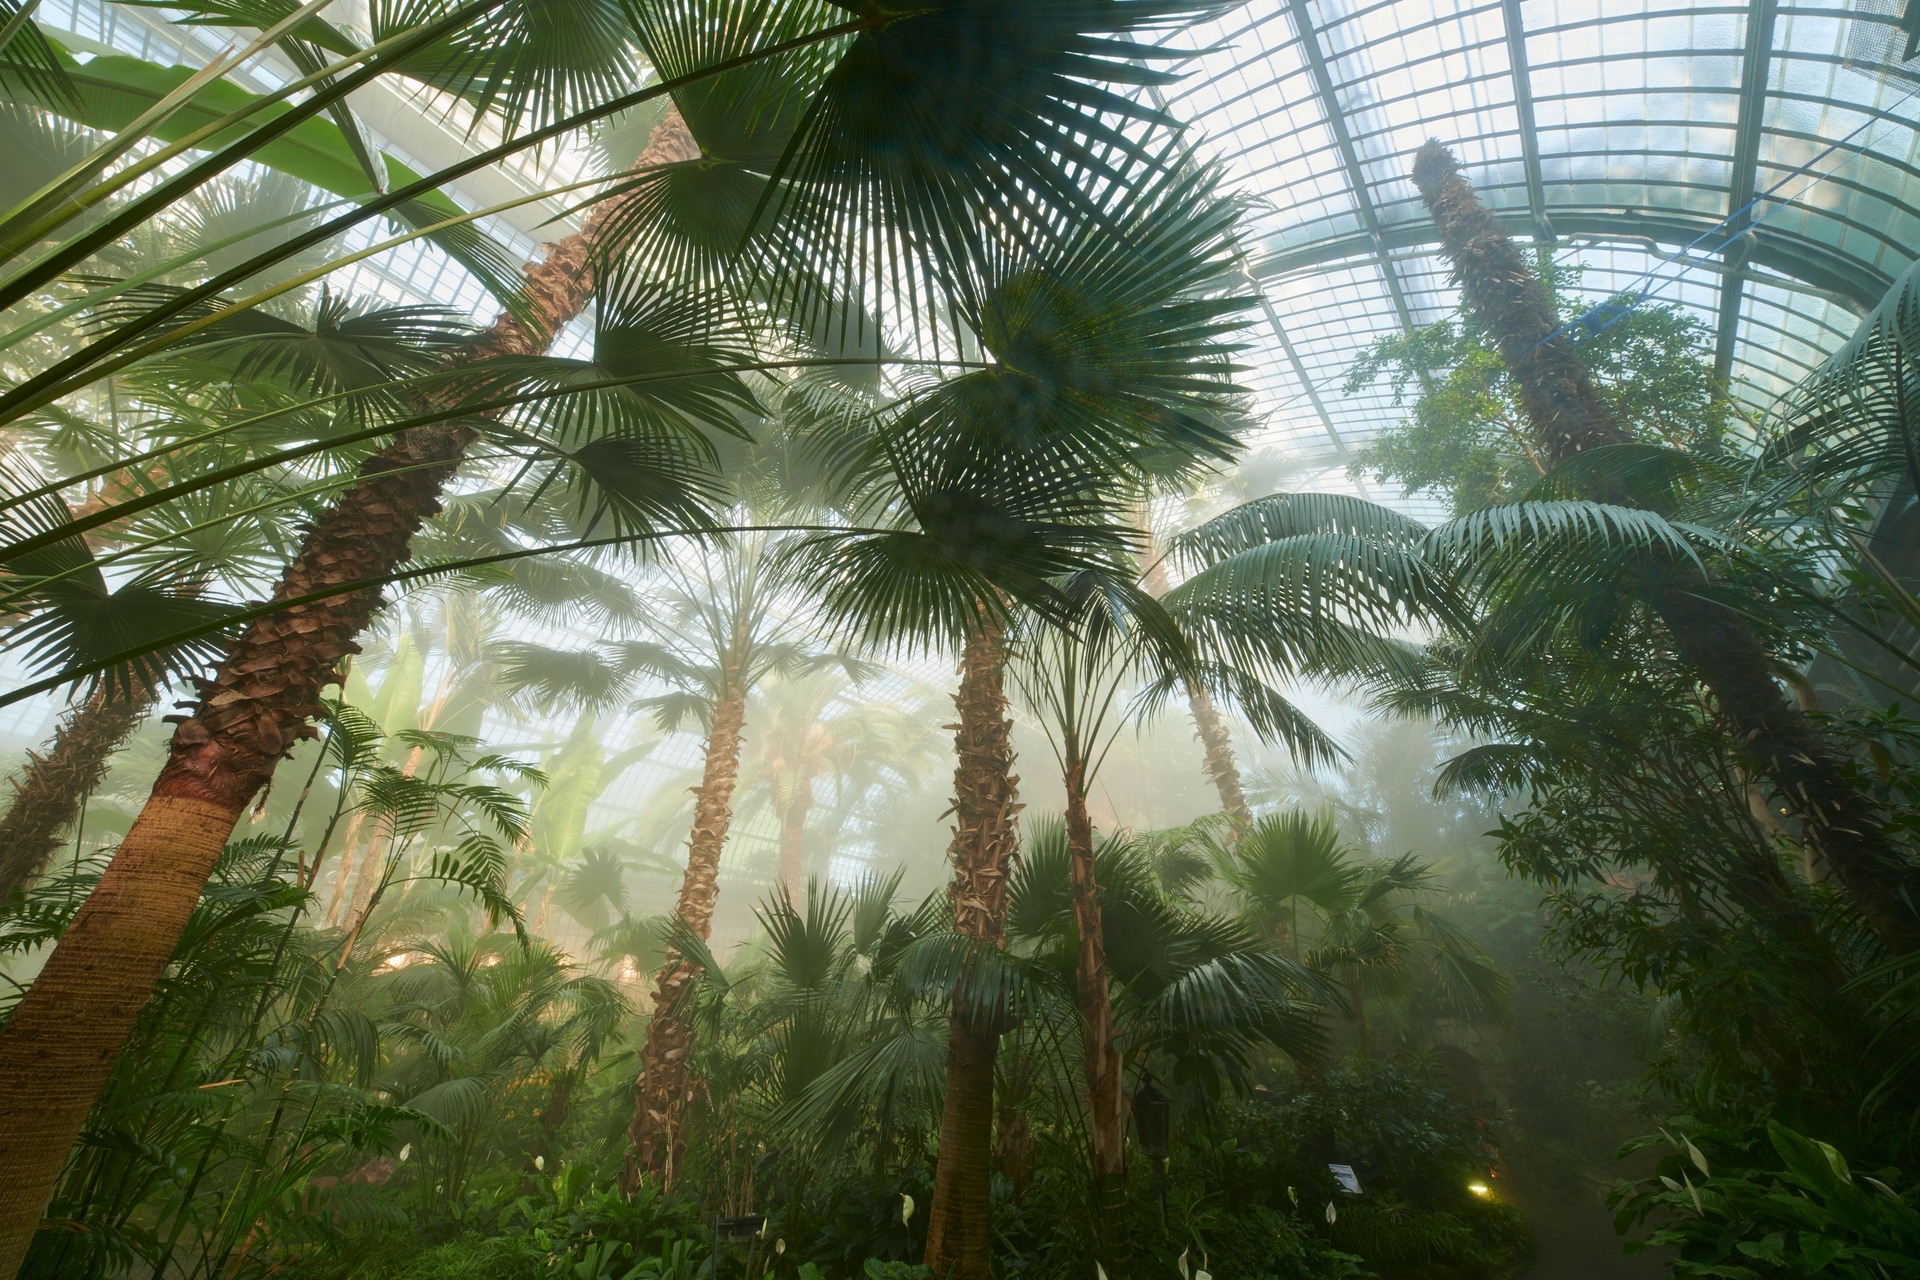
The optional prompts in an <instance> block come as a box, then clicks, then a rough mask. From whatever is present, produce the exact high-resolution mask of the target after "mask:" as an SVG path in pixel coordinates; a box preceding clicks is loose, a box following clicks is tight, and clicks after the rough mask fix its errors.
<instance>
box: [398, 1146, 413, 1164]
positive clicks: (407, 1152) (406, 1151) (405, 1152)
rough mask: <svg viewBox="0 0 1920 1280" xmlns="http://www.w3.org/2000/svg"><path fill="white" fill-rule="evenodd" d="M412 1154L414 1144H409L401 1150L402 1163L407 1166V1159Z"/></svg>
mask: <svg viewBox="0 0 1920 1280" xmlns="http://www.w3.org/2000/svg"><path fill="white" fill-rule="evenodd" d="M412 1154H413V1144H412V1143H411V1142H409V1143H408V1144H407V1145H406V1146H404V1147H402V1148H400V1163H401V1164H405V1163H406V1162H407V1157H408V1156H410V1155H412Z"/></svg>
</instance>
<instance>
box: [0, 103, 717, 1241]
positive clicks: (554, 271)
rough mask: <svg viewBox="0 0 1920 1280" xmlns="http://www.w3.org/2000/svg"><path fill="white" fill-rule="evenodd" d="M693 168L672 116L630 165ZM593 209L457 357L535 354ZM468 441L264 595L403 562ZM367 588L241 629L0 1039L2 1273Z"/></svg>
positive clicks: (351, 493)
mask: <svg viewBox="0 0 1920 1280" xmlns="http://www.w3.org/2000/svg"><path fill="white" fill-rule="evenodd" d="M697 154H698V148H697V147H695V146H694V145H693V142H692V138H691V136H690V135H688V134H687V132H686V128H685V126H684V125H683V124H681V123H680V121H679V118H678V117H677V116H676V115H673V114H671V113H669V114H668V115H667V116H666V117H665V118H664V119H663V120H662V122H661V125H660V126H659V127H657V128H656V129H655V131H654V137H653V139H652V140H651V141H650V142H649V143H648V146H647V150H646V152H645V153H643V154H642V155H641V157H640V160H639V164H640V165H650V164H659V163H665V162H668V161H671V160H680V159H690V158H693V156H696V155H697ZM615 208H617V202H613V201H610V202H608V203H607V204H606V205H603V206H602V207H601V210H600V211H599V212H598V213H597V214H596V217H595V219H594V220H593V221H592V222H590V223H589V225H588V227H587V229H586V230H584V231H582V232H580V233H579V234H577V235H574V236H570V237H568V238H567V239H565V240H562V241H560V242H558V243H556V244H555V245H554V246H553V247H552V249H551V250H550V251H549V252H548V254H547V256H546V258H545V259H544V260H542V261H541V262H540V263H538V264H536V265H534V266H531V267H529V268H528V269H527V286H528V287H527V292H528V295H529V297H530V299H531V300H532V303H533V306H534V309H535V314H536V316H537V323H534V324H530V325H529V324H522V323H520V322H519V321H517V320H515V319H514V318H513V317H512V316H511V315H507V314H503V315H502V316H501V317H500V319H498V320H497V321H495V323H494V325H493V327H492V329H490V330H489V331H488V332H487V333H486V334H484V335H482V337H481V338H480V339H479V340H478V341H476V342H475V343H474V344H473V346H472V347H471V348H470V349H469V351H470V355H469V356H468V357H467V358H480V357H486V356H494V355H502V354H519V355H531V354H538V353H539V352H541V351H544V350H545V349H546V347H547V345H548V344H549V342H550V341H551V338H552V335H554V334H556V333H558V332H559V331H560V329H561V328H563V327H564V326H565V325H566V324H567V322H568V321H570V320H571V319H572V318H573V317H574V316H576V315H578V314H579V313H580V311H581V310H582V309H583V308H584V307H585V306H586V303H587V300H588V299H589V297H591V295H592V289H593V279H592V271H591V269H590V267H591V262H590V258H591V250H592V246H593V243H594V238H595V236H596V234H597V228H598V227H599V226H601V225H604V219H605V218H606V216H607V215H608V214H609V213H611V212H612V211H613V210H614V209H615ZM476 438H477V433H476V432H475V431H474V430H473V429H472V428H471V427H467V426H464V425H459V424H445V425H436V426H432V427H424V428H416V429H414V430H410V431H408V432H406V433H405V434H404V435H402V436H401V437H400V438H399V439H398V440H396V441H395V442H394V443H393V444H391V445H389V446H388V447H387V448H385V449H382V450H381V451H380V452H378V453H376V454H375V455H374V456H373V457H371V458H369V459H368V460H367V461H366V462H365V463H363V464H362V465H361V469H360V479H359V481H358V482H357V483H356V484H355V485H354V486H353V488H351V489H350V490H348V491H347V492H346V493H345V494H344V495H343V496H342V497H341V498H340V499H339V500H338V501H337V502H336V503H335V504H334V506H333V507H332V508H331V509H330V510H328V511H327V512H326V513H325V514H324V515H322V516H321V517H320V518H319V519H318V520H317V521H316V522H315V524H314V526H313V527H312V528H311V529H310V530H309V531H308V533H307V536H306V539H305V541H304V542H303V543H302V545H301V548H300V551H299V553H298V554H297V555H296V556H295V557H294V559H293V561H292V563H290V564H289V565H288V566H287V568H286V570H285V571H284V573H283V574H282V576H281V579H280V583H279V586H278V587H276V588H275V591H274V599H276V600H285V599H291V598H298V597H302V596H306V595H309V594H312V593H315V592H319V591H323V590H326V589H327V588H330V587H334V586H338V585H340V584H343V583H349V582H358V581H362V580H366V579H372V578H379V577H382V576H384V575H386V574H389V573H391V572H393V570H394V569H395V568H397V567H398V566H399V565H401V564H403V563H405V562H406V560H407V557H408V554H409V548H410V546H411V544H412V540H413V535H414V533H415V532H416V531H418V529H419V528H420V525H421V524H422V522H424V521H425V520H426V519H427V518H428V517H429V516H431V515H433V514H434V513H436V512H437V511H439V509H440V501H439V499H440V493H441V491H442V490H443V489H444V488H445V486H446V484H447V482H448V481H449V480H451V479H452V478H453V475H454V473H455V471H457V470H458V468H459V465H460V461H461V459H462V457H463V456H464V454H465V452H466V449H467V446H468V445H469V444H471V443H472V442H473V440H474V439H476ZM380 604H381V592H380V591H379V590H377V589H368V590H362V591H355V592H351V593H348V594H343V595H336V596H331V597H329V598H327V599H323V600H317V601H312V602H309V603H306V604H301V605H295V606H293V607H291V608H289V609H286V610H284V611H282V612H279V613H274V614H269V615H268V616H266V617H264V618H260V619H257V620H256V621H254V622H253V623H251V624H250V625H249V626H248V627H247V629H246V630H245V631H244V632H243V633H242V634H241V636H240V638H239V639H238V640H237V641H235V642H234V644H233V647H232V648H231V649H230V650H229V651H228V653H227V655H226V658H225V659H224V660H223V661H222V663H221V664H220V666H219V668H218V670H217V671H216V672H215V674H214V676H213V678H212V679H210V680H207V681H203V682H202V684H201V689H200V693H201V701H200V703H199V706H198V710H197V711H196V712H195V714H194V715H193V716H192V717H191V718H189V719H188V720H187V721H186V722H185V723H183V724H182V725H181V726H180V727H179V729H178V730H177V731H176V732H175V733H174V736H173V741H172V744H171V748H170V754H169V758H168V761H167V764H166V766H165V767H164V768H163V769H162V770H161V771H160V777H159V779H158V780H157V781H156V782H155V783H154V787H153V794H152V796H151V797H150V798H149V799H148V801H147V804H146V807H145V808H144V809H142V810H141V813H140V816H139V817H138V818H137V819H135V821H134V824H133V827H132V829H131V830H129V831H128V833H127V838H126V839H125V840H124V841H123V842H122V843H121V846H120V850H119V852H118V853H117V854H116V855H115V856H114V860H113V863H112V865H111V866H109V867H108V869H107V872H106V874H105V875H104V876H102V877H101V880H100V883H99V885H98V886H97V887H96V888H95V889H94V891H93V893H92V895H91V896H90V897H89V898H88V899H87V901H86V904H85V905H84V906H82V907H81V909H80V912H79V914H78V915H77V916H76V917H75V918H74V922H73V925H72V927H71V928H69V929H68V931H67V933H66V936H65V937H63V938H62V939H61V940H60V943H59V945H58V946H57V947H55V948H54V951H53V954H52V955H51V956H49V957H48V959H47V964H46V967H45V968H44V969H43V970H42V971H41V973H40V975H39V977H38V978H36V979H35V980H34V983H33V986H32V987H31V988H30V989H29V990H28V991H27V994H26V995H25V996H24V997H23V998H22V999H21V1001H20V1003H19V1004H18V1005H17V1006H16V1007H15V1010H14V1014H13V1018H12V1020H11V1021H10V1022H9V1023H8V1025H7V1028H6V1030H5V1031H4V1033H0V1168H4V1169H6V1170H7V1176H6V1177H5V1178H4V1179H0V1277H10V1276H12V1275H13V1274H14V1273H15V1272H16V1271H17V1270H18V1269H19V1266H20V1262H21V1259H22V1258H23V1257H24V1256H25V1255H26V1250H27V1246H28V1244H29V1242H30V1241H31V1239H32V1236H33V1231H34V1228H35V1226H36V1225H37V1224H38V1223H39V1221H40V1215H41V1212H42V1210H44V1209H45V1207H46V1203H47V1197H48V1196H49V1195H51V1194H52V1192H53V1187H54V1183H55V1181H56V1180H57V1178H58V1177H59V1173H60V1167H61V1165H62V1163H63V1162H64V1161H65V1159H66V1155H67V1151H68V1149H69V1148H70V1147H71V1146H72V1145H73V1140H74V1138H75V1137H76V1136H77V1135H78V1134H79V1132H80V1127H81V1125H82V1124H83V1123H85V1121H86V1118H87V1113H88V1111H89V1110H90V1109H91V1108H92V1106H93V1102H94V1099H95V1098H96V1097H97V1096H98V1094H99V1091H100V1087H101V1085H102V1084H103V1083H104V1082H105V1080H106V1077H107V1074H108V1072H109V1070H110V1069H111V1068H112V1066H113V1060H114V1058H115V1057H116V1056H117V1055H118V1054H119V1052H120V1047H121V1045H122V1044H123V1043H125V1041H126V1037H127V1034H128V1032H129V1031H131V1030H132V1027H133V1023H134V1019H135V1017H136V1015H137V1014H138V1013H139V1011H140V1007H141V1005H142V1004H143V1003H145V1001H146V998H147V995H148V994H149V993H150V992H151V991H152V990H153V984H154V982H155V981H156V980H157V979H158V978H159V976H160V972H161V970H162V969H163V968H164V967H165V965H166V963H167V959H168V957H169V956H171V955H172V954H173V949H174V947H175V945H177V944H178V942H179V940H180V935H181V932H182V930H183V929H184V928H185V927H186V922H187V919H188V917H189V916H190V915H191V914H192V912H193V909H194V906H195V905H196V904H197V903H198V902H199V899H200V892H201V890H202V889H203V888H204V887H205V885H206V881H207V876H208V875H209V874H211V872H212V870H213V865H214V862H215V860H216V859H217V858H218V857H219V855H220V850H221V848H222V846H224V845H225V843H226V840H227V837H228V836H229V835H231V834H232V832H233V828H234V824H235V823H237V822H238V821H239V819H240V815H241V814H242V813H244V812H245V811H246V807H247V804H248V802H249V801H250V800H252V798H253V797H254V796H255V795H256V794H257V793H258V792H259V791H260V789H261V788H262V787H264V786H266V785H267V783H268V782H269V781H270V780H271V779H272V777H273V770H274V767H275V765H277V764H278V763H279V761H280V758H281V757H282V756H284V755H285V754H286V753H287V752H288V750H289V749H291V748H292V747H293V746H294V744H295V743H296V742H298V741H299V739H301V738H303V737H310V736H313V733H314V731H313V729H312V728H311V727H310V726H309V724H308V721H310V720H311V719H313V717H315V716H316V715H318V714H319V713H320V712H321V705H320V692H321V690H322V689H324V688H326V687H327V686H328V685H330V684H335V683H338V681H339V679H340V664H341V662H342V660H343V659H345V658H346V657H347V656H348V655H349V654H352V653H355V652H358V650H359V646H358V645H357V644H355V643H354V637H355V636H357V635H358V634H359V633H360V632H361V631H362V630H364V629H365V627H366V625H367V623H368V621H369V620H370V619H371V618H372V617H373V614H374V613H375V611H376V610H378V609H379V607H380Z"/></svg>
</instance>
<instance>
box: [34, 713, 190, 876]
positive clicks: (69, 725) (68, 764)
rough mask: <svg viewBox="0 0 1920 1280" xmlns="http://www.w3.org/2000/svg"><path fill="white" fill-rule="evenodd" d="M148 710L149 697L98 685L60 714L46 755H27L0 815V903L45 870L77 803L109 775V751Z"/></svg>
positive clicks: (76, 814)
mask: <svg viewBox="0 0 1920 1280" xmlns="http://www.w3.org/2000/svg"><path fill="white" fill-rule="evenodd" d="M151 710H152V703H151V702H150V701H147V700H145V699H134V698H109V697H107V696H106V690H105V689H101V690H100V691H98V692H96V693H95V694H94V695H93V696H92V697H90V698H88V699H87V700H86V701H85V702H83V703H81V704H80V705H79V706H77V707H74V708H72V709H71V710H69V711H68V712H67V714H66V715H65V716H64V717H62V718H61V720H60V726H59V728H58V729H56V730H55V731H54V736H53V741H52V742H51V743H49V744H48V747H47V753H46V754H45V755H41V754H40V753H38V752H29V753H28V754H27V763H26V766H25V767H24V768H22V769H21V770H20V772H19V773H18V774H16V775H15V776H14V779H13V804H12V805H11V806H9V807H8V809H7V815H6V817H4V818H0V901H3V900H5V899H7V898H11V897H12V896H13V891H14V890H15V889H25V888H27V887H28V886H29V885H31V884H32V883H33V882H34V881H35V880H37V879H39V877H40V874H41V872H43V871H45V870H46V869H47V863H48V862H49V861H50V860H51V859H52V857H53V854H54V851H55V850H56V849H58V848H59V847H60V844H61V837H62V836H63V835H64V834H65V833H66V832H67V830H68V829H69V828H71V827H72V826H73V824H74V822H75V820H76V819H78V818H79V816H80V807H81V806H82V805H83V804H85V803H86V800H87V797H88V796H90V795H92V794H93V791H94V788H96V787H98V786H99V785H100V782H101V780H102V779H104V778H105V777H106V776H107V764H108V762H109V761H111V760H112V759H113V753H114V752H116V751H118V750H119V749H120V747H121V744H123V743H125V742H126V740H127V739H128V738H129V737H131V736H132V735H133V731H134V730H135V729H137V728H139V727H140V722H141V721H142V720H144V719H146V718H147V713H148V712H149V711H151Z"/></svg>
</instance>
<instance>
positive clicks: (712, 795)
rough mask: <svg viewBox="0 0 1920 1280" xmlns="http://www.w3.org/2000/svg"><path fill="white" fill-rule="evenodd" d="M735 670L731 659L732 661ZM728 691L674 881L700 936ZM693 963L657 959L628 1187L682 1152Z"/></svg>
mask: <svg viewBox="0 0 1920 1280" xmlns="http://www.w3.org/2000/svg"><path fill="white" fill-rule="evenodd" d="M735 665H736V670H735V671H734V672H733V673H732V674H733V675H734V676H737V675H738V674H739V673H738V670H737V665H738V660H737V659H736V661H735ZM727 688H728V692H727V693H725V694H724V695H723V696H722V697H721V698H720V699H719V700H717V701H716V702H715V703H714V708H713V722H712V727H711V728H710V729H709V730H708V733H707V760H706V767H705V771H704V772H703V773H702V775H701V778H700V793H699V798H698V799H697V800H696V801H695V803H694V807H693V832H692V834H691V835H690V836H689V837H688V840H687V874H686V876H685V877H684V878H682V880H681V881H680V905H679V908H678V911H679V916H680V918H681V919H682V920H684V921H685V922H686V924H687V927H688V928H690V929H692V930H693V931H694V932H695V933H697V934H699V935H700V937H701V939H702V940H703V941H704V940H705V939H706V938H707V937H708V936H709V935H711V934H712V932H713V905H714V901H715V900H716V898H717V897H718V896H719V878H720V851H721V849H722V848H723V847H724V846H725V845H726V842H727V827H728V826H729V825H730V824H731V823H732V821H733V787H734V783H735V781H736V780H737V779H738V778H739V776H740V726H741V724H742V722H743V721H744V720H745V718H746V710H747V693H746V689H745V688H744V681H743V680H740V679H737V678H733V679H729V680H728V681H727ZM699 976H700V974H699V970H697V969H695V968H694V967H693V966H692V965H689V964H686V963H683V962H682V961H681V959H680V957H679V956H677V955H673V954H671V953H669V954H668V956H667V961H666V964H664V965H663V966H661V969H660V978H659V984H658V990H657V991H656V992H655V994H654V999H653V1020H652V1021H651V1022H649V1023H648V1024H647V1039H646V1043H645V1044H644V1045H642V1046H641V1049H640V1075H639V1077H638V1078H637V1079H636V1080H635V1081H634V1083H633V1126H632V1128H631V1129H630V1130H629V1131H628V1139H629V1145H628V1151H627V1167H626V1173H625V1177H624V1181H625V1184H626V1188H627V1191H628V1193H629V1194H631V1193H632V1192H633V1190H634V1188H635V1187H637V1186H639V1184H640V1178H641V1177H642V1176H643V1175H646V1176H651V1177H653V1178H655V1179H656V1180H658V1181H659V1183H660V1184H661V1185H662V1186H663V1187H664V1186H668V1185H671V1184H672V1182H673V1179H674V1175H675V1174H676V1173H677V1172H678V1171H679V1168H680V1162H681V1157H682V1156H683V1155H684V1154H685V1152H686V1134H685V1131H684V1129H683V1127H682V1124H681V1120H682V1117H683V1115H684V1113H685V1111H686V1105H687V1103H689V1102H691V1101H692V1100H693V1076H692V1072H691V1071H690V1070H689V1068H690V1067H691V1066H692V1065H693V1064H692V1062H691V1061H690V1058H691V1055H692V1053H693V1044H694V1025H693V1014H694V1009H693V1000H692V994H693V986H694V983H695V982H696V981H697V980H698V978H699Z"/></svg>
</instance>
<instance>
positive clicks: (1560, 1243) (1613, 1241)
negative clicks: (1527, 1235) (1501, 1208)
mask: <svg viewBox="0 0 1920 1280" xmlns="http://www.w3.org/2000/svg"><path fill="white" fill-rule="evenodd" d="M1507 1194H1509V1195H1511V1196H1513V1198H1514V1201H1515V1203H1517V1204H1518V1205H1519V1206H1520V1207H1521V1208H1522V1209H1523V1210H1525V1211H1526V1213H1527V1216H1528V1217H1529V1218H1531V1219H1532V1220H1533V1255H1534V1260H1533V1265H1532V1266H1530V1267H1528V1268H1527V1269H1526V1270H1525V1271H1522V1272H1520V1277H1521V1278H1522V1280H1660V1277H1663V1276H1665V1275H1667V1274H1668V1273H1667V1268H1666V1265H1665V1262H1664V1257H1665V1253H1666V1251H1665V1250H1662V1251H1660V1253H1658V1254H1655V1253H1652V1252H1648V1253H1643V1254H1640V1255H1639V1256H1637V1257H1633V1258H1628V1257H1624V1256H1622V1255H1621V1253H1620V1245H1621V1243H1622V1241H1621V1238H1620V1237H1619V1236H1617V1235H1615V1234H1614V1231H1613V1221H1612V1217H1611V1215H1610V1214H1609V1213H1608V1212H1607V1206H1606V1204H1605V1201H1604V1196H1605V1192H1604V1191H1602V1190H1601V1189H1600V1188H1599V1187H1590V1188H1568V1189H1566V1190H1565V1191H1560V1190H1557V1189H1554V1190H1547V1189H1543V1190H1542V1191H1541V1192H1539V1193H1537V1194H1534V1195H1529V1196H1524V1197H1523V1196H1521V1195H1519V1194H1516V1189H1515V1188H1512V1187H1509V1188H1508V1189H1507Z"/></svg>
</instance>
